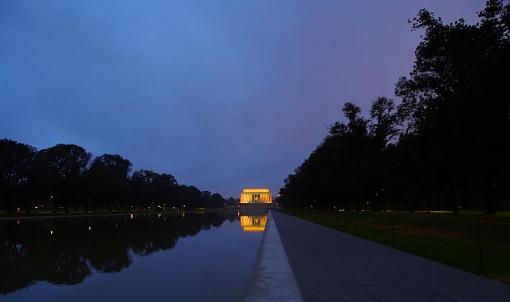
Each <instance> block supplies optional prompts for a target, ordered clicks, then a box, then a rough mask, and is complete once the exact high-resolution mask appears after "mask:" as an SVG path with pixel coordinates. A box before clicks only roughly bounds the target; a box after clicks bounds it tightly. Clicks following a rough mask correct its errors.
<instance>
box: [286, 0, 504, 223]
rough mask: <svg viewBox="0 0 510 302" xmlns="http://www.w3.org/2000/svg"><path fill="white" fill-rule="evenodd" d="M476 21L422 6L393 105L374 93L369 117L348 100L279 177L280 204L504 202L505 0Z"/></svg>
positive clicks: (410, 206) (490, 206)
mask: <svg viewBox="0 0 510 302" xmlns="http://www.w3.org/2000/svg"><path fill="white" fill-rule="evenodd" d="M479 16H480V22H479V23H477V24H475V25H469V24H466V23H465V22H464V20H462V19H461V20H458V21H456V22H453V23H450V24H445V23H443V22H442V21H441V19H440V18H437V17H435V16H434V15H433V14H432V13H431V12H429V11H427V10H421V11H420V12H419V13H418V16H417V17H416V18H414V19H413V20H412V21H411V22H412V26H413V29H414V30H422V31H424V34H423V39H422V41H421V42H420V43H419V45H418V47H417V49H416V61H415V64H414V67H413V70H412V72H411V73H410V75H409V76H408V77H402V78H401V79H400V80H399V81H398V83H397V85H396V89H395V92H396V95H397V96H398V97H399V99H400V104H399V105H398V106H396V105H395V104H394V102H393V100H391V99H388V98H378V99H377V100H375V101H374V102H373V103H372V107H371V110H370V119H369V120H367V119H365V118H363V117H362V116H360V113H361V110H360V108H359V107H357V106H356V105H354V104H352V103H346V104H345V105H344V107H343V112H344V116H345V121H346V122H345V123H341V122H336V123H334V124H333V125H332V126H331V127H330V131H329V134H328V135H327V136H326V138H325V139H324V140H323V142H322V143H321V144H320V145H319V146H318V147H317V149H316V150H314V151H313V152H312V153H311V154H310V156H309V157H308V158H307V159H306V160H305V161H304V162H303V164H301V165H300V166H299V167H298V168H297V169H296V170H295V173H294V174H292V175H289V177H288V178H287V179H286V180H285V186H284V187H283V188H282V189H281V191H280V198H279V199H278V201H279V202H281V203H282V204H284V205H286V206H306V207H312V208H313V207H340V208H346V209H352V208H355V209H360V208H362V207H365V208H372V209H383V208H387V207H393V208H404V209H407V210H411V211H413V210H416V209H419V208H426V209H428V210H430V209H431V208H441V209H452V210H454V211H457V210H458V208H459V207H463V208H473V209H475V208H483V209H484V210H485V211H486V212H487V213H492V212H494V211H495V210H496V208H497V207H498V208H508V207H509V205H508V200H509V198H510V178H509V177H510V174H509V173H508V171H509V169H510V156H509V154H510V85H508V83H510V76H509V75H510V73H509V72H508V71H509V70H510V4H509V3H508V2H507V1H504V2H503V1H501V0H490V1H487V4H486V7H485V9H484V10H483V11H482V12H480V14H479Z"/></svg>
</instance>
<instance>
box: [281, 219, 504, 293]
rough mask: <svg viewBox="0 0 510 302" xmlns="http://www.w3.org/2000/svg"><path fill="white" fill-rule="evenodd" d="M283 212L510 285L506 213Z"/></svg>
mask: <svg viewBox="0 0 510 302" xmlns="http://www.w3.org/2000/svg"><path fill="white" fill-rule="evenodd" d="M283 212H285V213H288V214H291V215H294V216H298V217H301V218H303V219H306V220H309V221H313V222H316V223H319V224H322V225H325V226H328V227H331V228H333V229H337V230H339V231H342V232H346V233H350V234H353V235H356V236H359V237H362V238H365V239H368V240H372V241H375V242H379V243H382V244H385V245H389V246H393V247H395V248H398V249H400V250H403V251H406V252H410V253H413V254H416V255H419V256H422V257H426V258H430V259H433V260H436V261H439V262H442V263H445V264H448V265H451V266H454V267H457V268H460V269H463V270H466V271H470V272H473V273H477V274H482V275H484V276H487V277H490V278H494V279H496V280H499V281H502V282H505V283H508V284H510V212H501V213H498V214H493V215H483V214H482V213H479V212H465V213H461V214H453V213H448V212H432V213H426V212H421V213H420V212H417V213H409V212H386V213H384V212H368V211H367V212H336V211H317V210H306V209H285V210H283Z"/></svg>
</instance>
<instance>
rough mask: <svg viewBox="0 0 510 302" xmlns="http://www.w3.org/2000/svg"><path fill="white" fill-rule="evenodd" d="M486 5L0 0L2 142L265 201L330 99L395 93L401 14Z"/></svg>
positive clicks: (402, 47) (403, 49)
mask: <svg viewBox="0 0 510 302" xmlns="http://www.w3.org/2000/svg"><path fill="white" fill-rule="evenodd" d="M484 2H485V1H483V0H477V1H475V0H433V1H418V0H387V1H382V0H372V1H354V0H352V1H343V0H342V1H341V0H334V1H326V0H324V1H321V0H307V1H298V0H289V1H276V0H269V1H262V0H254V1H234V0H232V1H191V0H183V1H169V0H161V1H156V0H152V1H149V0H144V1H142V0H118V1H99V0H98V1H91V0H83V1H72V0H61V1H54V0H52V1H50V0H48V1H38V0H33V1H22V0H0V138H9V139H13V140H17V141H20V142H24V143H28V144H31V145H33V146H35V147H37V148H39V149H40V148H46V147H49V146H52V145H55V144H57V143H73V144H77V145H80V146H83V147H85V148H86V149H87V150H88V151H89V152H92V153H93V154H95V155H100V154H103V153H118V154H120V155H122V156H123V157H125V158H128V159H129V160H131V162H132V163H133V169H141V168H144V169H152V170H154V171H156V172H168V173H171V174H173V175H174V176H175V177H176V178H177V180H178V182H179V183H183V184H188V185H195V186H197V187H198V188H199V189H201V190H210V191H213V192H219V193H221V194H222V195H224V196H225V197H229V196H234V197H237V196H238V194H239V192H240V190H241V188H242V187H246V186H256V187H257V186H261V187H270V188H271V189H272V190H273V191H274V192H273V193H274V194H276V193H277V191H278V189H279V188H280V187H281V186H282V184H283V180H284V178H285V177H286V176H287V175H288V174H289V173H291V172H292V171H293V170H294V169H295V168H296V167H297V166H298V165H299V164H300V163H301V162H302V161H303V160H304V159H305V158H306V157H307V156H308V154H309V153H310V152H311V151H312V150H313V149H314V148H315V147H316V146H317V144H319V143H320V142H321V140H322V138H323V137H324V135H325V134H326V133H327V126H328V125H330V124H331V123H332V122H333V121H335V120H339V119H341V111H340V109H341V107H342V104H343V103H344V102H346V101H352V102H355V103H357V104H359V105H361V107H362V108H363V109H364V110H365V112H366V109H367V107H368V104H369V103H370V101H372V100H373V99H374V98H376V97H378V96H390V97H391V96H393V89H394V85H395V83H396V81H397V79H398V77H400V76H403V75H407V74H408V73H409V71H410V70H411V68H412V63H413V59H414V53H413V52H414V49H415V47H416V45H417V43H418V41H419V40H420V32H418V31H411V26H410V24H408V19H410V18H412V17H414V16H415V15H416V13H417V12H418V10H419V9H420V8H428V9H430V10H431V11H433V12H435V14H436V15H438V16H441V17H442V18H443V19H444V20H445V21H453V20H455V19H457V18H461V17H463V18H465V19H466V20H467V21H468V22H474V20H475V19H476V12H478V11H480V10H481V9H482V7H483V6H484Z"/></svg>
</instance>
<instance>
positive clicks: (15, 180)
mask: <svg viewBox="0 0 510 302" xmlns="http://www.w3.org/2000/svg"><path fill="white" fill-rule="evenodd" d="M35 154H36V149H35V148H34V147H32V146H29V145H26V144H22V143H18V142H15V141H12V140H8V139H2V140H0V202H1V201H2V199H3V200H4V202H5V203H6V208H7V210H8V212H9V213H12V212H14V210H15V208H16V207H21V206H23V207H24V208H25V209H26V210H27V211H30V207H31V204H30V200H31V199H30V196H27V195H28V185H29V181H30V173H31V169H32V165H33V161H34V156H35Z"/></svg>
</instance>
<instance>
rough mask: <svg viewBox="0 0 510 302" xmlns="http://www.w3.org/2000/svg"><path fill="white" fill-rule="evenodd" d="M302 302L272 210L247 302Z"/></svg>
mask: <svg viewBox="0 0 510 302" xmlns="http://www.w3.org/2000/svg"><path fill="white" fill-rule="evenodd" d="M275 300H278V301H303V298H302V296H301V293H300V291H299V288H298V286H297V282H296V278H295V277H294V273H293V272H292V268H291V266H290V263H289V260H288V259H287V253H286V252H285V248H284V247H283V244H282V241H281V238H280V234H279V232H278V228H277V227H276V224H275V222H274V219H273V215H272V214H271V211H269V213H268V221H267V225H266V229H265V230H264V234H263V236H262V240H261V243H260V247H259V250H258V253H257V260H256V262H255V267H254V269H253V272H252V275H251V279H250V282H249V284H248V289H247V292H246V297H245V301H246V302H260V301H275Z"/></svg>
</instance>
